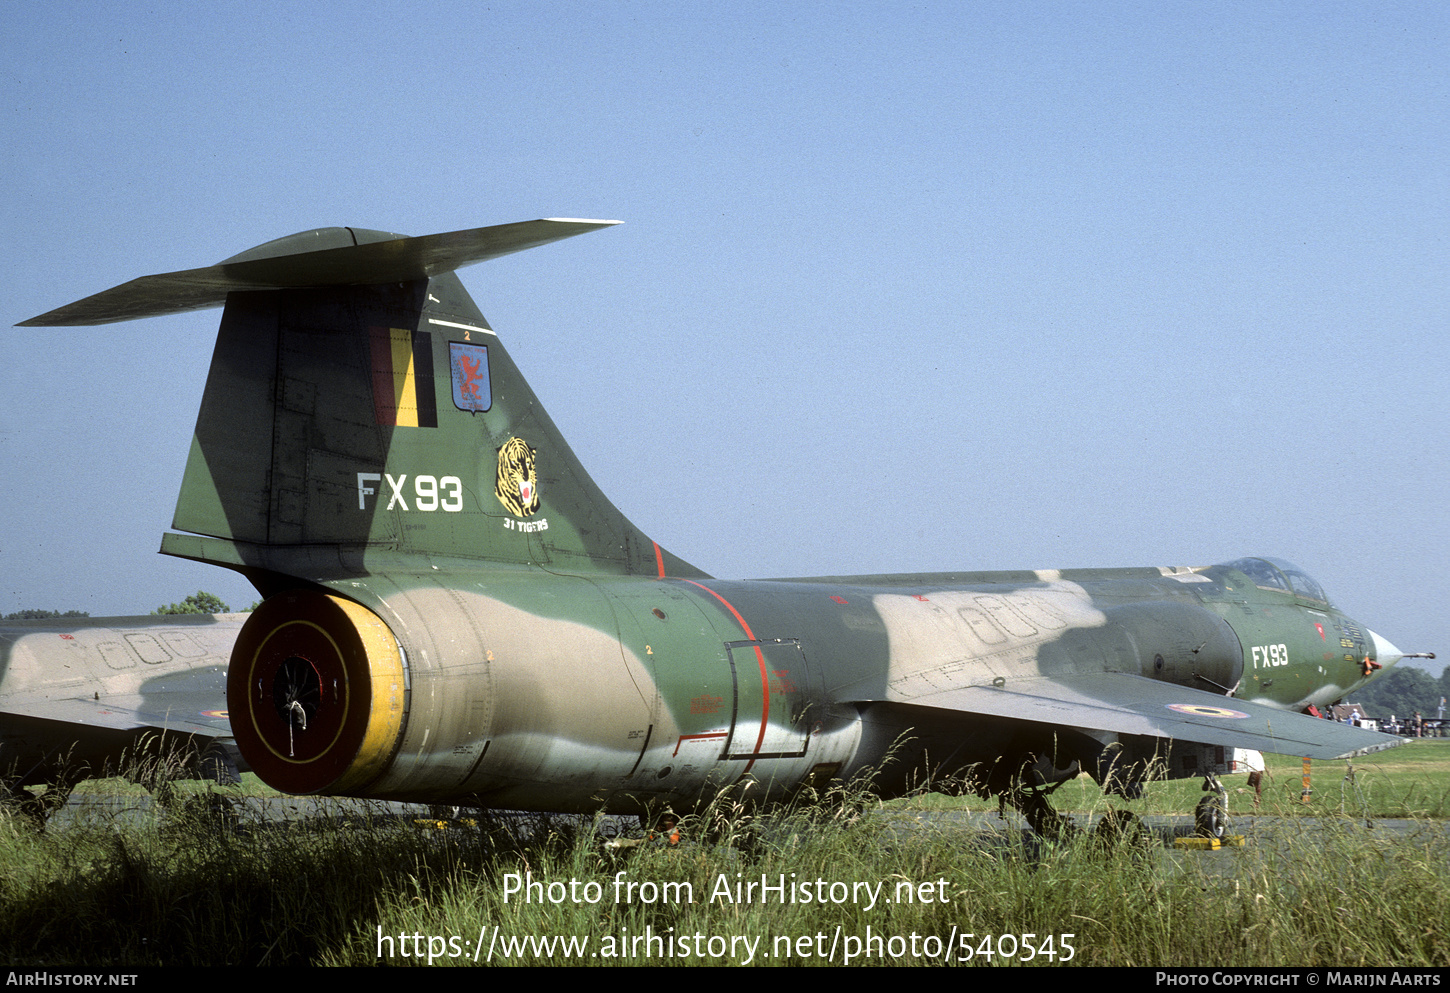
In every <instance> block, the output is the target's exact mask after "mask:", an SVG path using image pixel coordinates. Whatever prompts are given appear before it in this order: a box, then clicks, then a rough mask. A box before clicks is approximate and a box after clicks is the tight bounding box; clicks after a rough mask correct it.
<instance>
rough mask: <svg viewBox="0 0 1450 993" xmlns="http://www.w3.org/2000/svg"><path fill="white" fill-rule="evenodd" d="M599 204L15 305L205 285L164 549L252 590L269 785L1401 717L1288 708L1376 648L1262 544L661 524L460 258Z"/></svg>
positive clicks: (411, 786) (1017, 768) (1056, 757)
mask: <svg viewBox="0 0 1450 993" xmlns="http://www.w3.org/2000/svg"><path fill="white" fill-rule="evenodd" d="M614 223H617V222H614V221H586V220H570V219H549V220H537V221H527V222H522V223H518V224H505V225H499V226H495V227H485V228H477V229H473V230H467V231H458V232H453V233H449V234H439V235H430V236H426V237H416V238H409V237H404V236H401V235H396V234H389V233H385V232H381V231H368V230H362V229H355V228H324V229H319V230H315V231H308V232H304V233H301V234H296V235H292V236H290V237H286V238H282V239H278V240H276V241H272V242H268V243H266V244H264V245H261V246H258V247H256V248H253V249H251V250H249V251H247V252H244V253H242V254H240V255H237V256H235V257H233V258H231V259H228V260H226V261H224V262H221V263H219V264H217V265H214V266H210V267H206V268H201V269H192V270H185V271H181V272H173V273H165V274H162V275H156V276H147V277H143V278H141V279H137V280H133V281H131V282H129V283H126V284H123V285H121V286H118V287H115V288H113V289H111V290H107V291H105V292H103V293H100V294H97V295H95V296H92V297H88V298H86V299H84V300H81V301H79V302H77V303H74V304H71V305H69V306H66V307H62V308H60V309H59V310H56V311H53V312H51V313H48V314H45V315H43V316H41V317H38V318H35V319H33V320H30V321H27V322H25V324H26V325H27V326H35V325H90V324H102V323H109V322H114V321H121V320H128V319H132V318H139V317H148V316H154V315H160V314H169V313H175V312H179V311H187V310H195V309H201V308H206V307H212V306H218V305H222V304H225V310H224V312H223V315H222V321H221V329H220V332H219V335H218V338H217V343H216V350H215V354H214V358H213V360H212V365H211V370H210V373H209V376H208V380H207V385H206V391H205V394H204V397H203V400H202V405H201V411H200V414H199V416H198V419H197V425H196V432H195V436H194V438H193V441H192V445H191V452H190V457H189V461H188V463H187V467H186V472H185V477H184V479H183V482H182V487H181V494H180V497H179V499H178V502H177V508H176V516H175V521H174V527H175V529H176V530H175V532H173V533H168V534H166V535H165V536H164V538H163V541H162V551H163V552H165V553H167V554H170V555H177V556H181V557H184V558H188V559H194V560H197V561H201V562H210V563H214V564H217V565H220V566H223V567H226V568H229V569H234V570H236V571H238V572H240V573H242V574H243V575H244V576H246V577H247V578H248V579H249V580H250V581H251V582H252V583H253V584H254V585H255V586H256V587H257V589H258V590H259V591H260V592H261V593H262V594H263V595H264V596H265V597H266V600H265V601H264V602H263V603H262V605H261V606H260V607H259V608H258V609H257V610H256V611H255V612H254V613H253V614H252V616H251V617H250V619H248V620H247V622H246V623H245V625H243V627H242V629H241V632H240V634H239V636H238V638H237V641H236V645H235V647H234V649H233V651H232V653H231V664H230V671H229V676H228V687H227V699H228V705H229V709H230V711H231V715H232V727H233V730H234V731H235V733H236V737H237V741H238V743H239V745H240V748H241V751H242V753H243V755H244V756H245V757H246V760H247V761H248V762H249V763H250V764H251V766H252V767H253V768H254V769H255V770H256V771H257V772H258V773H259V774H260V775H261V777H262V778H263V779H264V780H265V781H266V782H268V783H269V784H271V785H272V786H274V787H276V788H278V789H280V790H284V791H287V792H291V793H309V794H332V795H349V796H362V797H376V798H383V799H394V800H413V801H423V802H430V803H439V804H462V805H476V806H481V807H501V808H511V809H528V810H549V811H595V810H599V809H606V810H610V811H635V812H639V811H645V810H649V809H654V808H659V807H664V806H671V805H672V806H675V807H677V808H678V807H679V806H681V805H686V806H687V805H690V804H692V803H694V802H695V801H696V800H697V799H698V798H700V797H701V796H702V795H703V794H706V793H707V792H708V791H710V790H711V789H713V788H717V787H724V786H730V785H732V784H734V785H737V786H739V787H741V788H747V787H748V792H749V795H751V796H754V797H757V798H759V799H762V800H771V799H777V798H783V797H788V796H791V795H793V794H795V793H796V792H797V791H800V790H802V789H803V788H806V787H820V786H823V785H825V784H829V783H832V782H836V781H841V780H844V779H849V778H851V777H853V776H855V775H857V774H858V773H861V772H862V771H863V770H866V769H869V768H873V767H874V768H877V773H876V778H875V784H876V788H877V789H878V790H880V791H881V792H882V793H884V794H887V795H891V794H896V793H900V792H902V791H904V790H907V789H911V788H915V787H919V786H921V785H924V784H927V783H951V784H955V785H956V786H958V787H961V788H965V789H971V790H975V791H977V792H979V793H981V794H982V795H993V794H995V795H999V796H1002V797H1004V798H1005V799H1006V800H1008V801H1009V802H1011V803H1013V804H1014V805H1016V806H1017V807H1018V808H1020V809H1022V810H1023V811H1024V812H1025V813H1027V814H1028V815H1029V819H1030V820H1032V821H1033V823H1035V824H1037V825H1043V824H1048V825H1050V824H1051V823H1052V815H1051V811H1050V808H1049V807H1048V805H1047V801H1046V799H1045V797H1046V793H1047V792H1048V791H1049V790H1050V789H1051V788H1052V787H1053V786H1054V785H1055V784H1058V783H1061V782H1063V781H1064V780H1066V779H1068V778H1070V777H1072V776H1075V775H1077V774H1078V772H1079V770H1085V771H1086V772H1087V773H1088V774H1090V775H1091V776H1092V777H1093V778H1094V779H1096V780H1098V781H1099V782H1100V783H1103V784H1104V785H1105V786H1107V787H1108V788H1109V789H1111V790H1114V791H1117V792H1120V793H1123V794H1125V795H1133V794H1134V792H1135V791H1136V790H1137V789H1138V788H1139V785H1140V783H1141V781H1142V779H1143V777H1144V776H1145V775H1146V774H1147V773H1146V770H1147V768H1148V767H1149V765H1150V764H1151V763H1153V762H1154V761H1155V760H1156V761H1158V762H1159V763H1161V767H1162V770H1163V771H1165V772H1166V773H1167V774H1168V775H1173V776H1196V775H1207V774H1209V773H1212V772H1214V771H1216V770H1217V771H1221V770H1222V769H1223V767H1224V763H1225V761H1226V756H1229V755H1231V754H1232V750H1233V749H1234V748H1242V749H1258V750H1263V751H1276V752H1287V753H1292V754H1296V755H1308V756H1315V757H1326V758H1328V757H1336V756H1341V755H1345V754H1348V753H1352V752H1355V751H1358V750H1362V749H1372V748H1376V747H1384V746H1388V745H1390V744H1393V743H1395V739H1393V738H1390V737H1389V736H1387V735H1379V734H1375V733H1371V732H1366V731H1361V730H1357V729H1354V728H1348V727H1345V726H1343V725H1337V724H1334V723H1332V722H1329V721H1322V720H1317V719H1315V718H1313V717H1311V716H1305V715H1304V714H1302V713H1300V711H1302V710H1304V709H1305V708H1308V707H1310V706H1312V705H1316V704H1317V705H1323V704H1327V703H1329V702H1331V701H1334V700H1337V699H1339V698H1341V697H1342V696H1344V695H1345V694H1346V693H1348V692H1350V691H1351V690H1353V689H1354V688H1355V687H1357V686H1359V685H1361V683H1362V682H1363V681H1364V680H1365V679H1366V678H1367V677H1368V676H1369V675H1370V673H1371V672H1372V671H1373V670H1374V668H1375V667H1378V666H1387V665H1390V664H1393V663H1394V662H1395V661H1396V660H1397V659H1398V658H1399V657H1400V653H1399V652H1398V650H1397V649H1395V648H1394V646H1393V645H1391V644H1390V643H1389V642H1387V641H1386V640H1385V639H1383V638H1381V637H1380V636H1378V635H1376V634H1374V633H1373V632H1371V631H1369V630H1367V629H1366V628H1364V627H1363V626H1362V625H1361V624H1359V623H1358V622H1356V621H1353V620H1351V619H1350V618H1348V617H1346V616H1345V615H1344V614H1342V613H1340V612H1339V611H1338V610H1337V609H1335V607H1334V606H1333V604H1332V603H1331V602H1330V600H1329V599H1328V597H1327V596H1326V595H1325V593H1324V591H1323V590H1322V589H1321V588H1320V587H1319V586H1318V584H1317V583H1315V582H1314V581H1313V580H1312V579H1311V578H1310V577H1308V576H1307V575H1305V574H1304V573H1303V572H1302V571H1301V570H1298V569H1296V568H1294V567H1293V566H1291V565H1289V564H1288V563H1285V562H1281V561H1278V560H1274V559H1262V558H1245V559H1240V560H1238V561H1234V562H1229V563H1225V564H1222V565H1215V566H1210V567H1204V568H1186V567H1176V568H1158V567H1150V568H1141V569H1102V570H1093V569H1077V570H1038V571H1020V572H1001V573H988V572H959V573H943V574H931V575H882V576H846V577H841V576H830V577H816V578H808V579H800V578H797V579H773V580H754V581H727V580H718V579H714V578H712V577H710V576H708V575H706V574H705V573H704V572H702V571H701V570H699V569H697V568H696V567H694V566H693V565H690V564H689V563H688V562H686V561H684V560H683V559H681V558H679V557H677V556H676V555H674V554H671V553H670V552H668V551H666V550H665V549H663V548H661V547H660V546H659V545H658V544H657V543H656V542H654V541H652V540H651V539H650V538H649V537H648V536H647V535H646V534H645V533H644V532H643V531H641V530H639V529H638V528H637V527H635V526H634V525H633V524H632V523H630V522H629V521H628V520H626V519H625V517H624V516H623V515H622V514H621V513H620V512H619V511H618V510H617V509H616V508H615V507H614V505H613V504H611V503H610V501H609V500H608V499H607V498H606V497H605V496H604V494H603V493H602V492H600V490H599V489H598V488H597V487H596V485H595V484H594V482H593V481H592V480H591V479H590V477H589V475H588V474H587V473H586V472H585V471H584V469H583V467H582V466H581V465H580V464H579V463H578V461H577V460H576V459H575V457H574V455H573V453H572V452H571V451H570V449H569V446H568V445H567V444H566V443H565V441H564V439H563V438H562V437H561V436H560V433H559V431H558V429H557V428H556V427H555V425H554V423H553V421H551V420H550V418H549V416H548V414H547V413H545V411H544V408H543V406H542V404H541V403H540V402H539V400H538V399H537V398H536V397H535V395H534V393H533V392H532V391H531V390H530V388H529V386H528V384H527V383H526V382H525V381H524V378H523V376H522V375H521V374H520V372H519V370H518V369H517V368H516V367H515V366H514V363H513V361H512V360H511V359H510V358H509V355H508V352H507V351H506V350H505V348H504V346H503V343H502V339H501V337H500V335H499V334H498V333H496V332H495V330H494V329H493V328H492V327H491V326H490V325H489V324H488V322H487V321H486V320H485V319H484V316H483V314H482V313H480V311H479V309H478V308H477V307H476V306H475V305H474V302H473V301H472V299H471V298H470V297H469V296H468V294H467V292H466V291H465V290H464V288H463V285H462V283H461V282H460V281H459V279H458V277H457V276H456V275H455V273H454V270H456V269H458V268H461V267H463V266H467V265H471V264H473V263H477V262H481V261H484V260H487V259H491V258H496V257H498V256H502V255H506V254H509V253H512V252H517V251H520V250H523V249H525V248H532V247H535V246H539V245H543V244H546V243H548V242H552V241H555V240H558V239H561V238H566V237H569V236H572V235H576V234H581V233H584V232H587V231H593V230H596V229H599V228H603V227H607V226H609V225H611V224H614ZM606 413H607V411H604V410H601V411H600V414H601V416H604V415H605V414H606ZM888 753H890V754H891V758H892V761H891V762H889V763H886V764H884V765H883V761H884V760H885V759H886V757H887V756H888Z"/></svg>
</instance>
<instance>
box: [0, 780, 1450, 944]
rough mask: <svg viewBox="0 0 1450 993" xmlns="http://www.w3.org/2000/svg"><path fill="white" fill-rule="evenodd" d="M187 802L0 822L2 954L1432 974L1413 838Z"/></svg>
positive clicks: (1437, 865)
mask: <svg viewBox="0 0 1450 993" xmlns="http://www.w3.org/2000/svg"><path fill="white" fill-rule="evenodd" d="M211 796H212V794H211V793H202V794H198V795H193V796H191V797H189V798H188V797H183V798H179V799H178V800H176V801H175V802H173V803H172V804H171V805H170V808H171V809H170V810H169V811H167V810H162V809H160V808H149V812H147V811H140V810H137V809H135V807H136V806H137V802H132V803H131V804H130V807H129V808H124V809H122V811H121V812H119V813H109V814H104V815H100V816H95V817H91V818H89V819H84V820H82V821H80V822H77V823H72V824H68V825H64V826H60V827H56V826H52V828H51V829H50V830H48V831H47V832H45V833H43V834H37V833H36V832H34V831H33V830H31V829H29V828H28V827H27V826H26V825H24V824H23V823H22V822H19V821H8V820H0V959H3V960H5V961H8V962H11V963H14V964H22V963H24V964H31V965H67V966H75V965H91V966H99V965H123V964H124V965H164V964H191V965H220V964H232V965H288V964H304V963H306V964H323V965H368V964H375V963H378V962H380V961H386V962H388V963H391V964H394V965H399V964H417V963H429V962H430V961H431V963H432V964H434V965H440V964H469V963H472V962H473V961H474V959H475V953H477V958H478V961H480V962H483V961H490V962H492V963H493V964H501V963H511V964H543V963H559V964H576V965H577V964H612V963H624V964H636V965H637V964H663V963H674V964H712V965H713V964H737V963H738V964H743V963H744V962H746V961H749V962H750V963H751V964H753V965H801V964H815V963H821V964H835V965H840V964H844V963H846V962H847V960H848V956H849V957H850V961H851V962H852V963H853V964H855V963H859V964H883V963H894V964H909V963H910V964H938V963H942V962H957V961H963V960H966V959H968V958H970V960H971V961H972V962H974V963H976V964H1006V963H1008V962H1021V961H1022V960H1024V959H1027V958H1028V957H1029V952H1028V948H1029V943H1030V947H1031V948H1032V949H1033V951H1034V953H1036V952H1038V951H1039V950H1040V954H1034V955H1033V956H1032V957H1033V958H1034V960H1035V961H1036V962H1037V963H1039V964H1048V963H1050V962H1057V963H1060V962H1061V961H1062V960H1064V959H1070V961H1071V962H1072V963H1074V964H1083V965H1170V964H1175V965H1215V966H1222V965H1243V966H1256V965H1279V964H1305V965H1359V964H1369V965H1403V966H1411V965H1418V966H1444V965H1445V964H1447V963H1450V897H1447V894H1450V844H1447V836H1446V832H1445V830H1444V826H1443V825H1441V824H1439V823H1435V822H1426V823H1425V825H1424V830H1423V831H1421V832H1419V833H1414V834H1411V835H1409V836H1405V835H1394V836H1391V835H1390V834H1389V833H1388V832H1385V831H1383V830H1379V831H1373V830H1366V829H1365V828H1364V827H1363V824H1364V822H1363V821H1362V820H1356V819H1348V818H1346V819H1335V820H1328V819H1326V820H1319V821H1304V820H1302V819H1300V820H1297V821H1294V822H1292V830H1291V831H1286V832H1284V833H1283V834H1282V835H1281V836H1278V837H1274V838H1267V837H1264V838H1256V839H1255V840H1253V841H1252V842H1251V844H1250V845H1249V846H1248V847H1246V848H1244V849H1241V850H1226V851H1221V852H1202V853H1176V852H1174V851H1173V850H1172V849H1171V848H1170V847H1168V846H1167V842H1168V841H1169V839H1168V837H1167V835H1168V834H1169V833H1170V832H1168V831H1167V830H1166V829H1163V828H1159V829H1157V832H1156V833H1153V834H1145V835H1144V836H1140V837H1138V838H1137V839H1136V840H1135V839H1134V838H1133V837H1132V836H1131V835H1129V836H1128V837H1127V838H1126V839H1125V840H1123V841H1122V842H1120V843H1118V844H1115V845H1108V844H1104V843H1103V842H1102V840H1101V838H1100V837H1099V835H1098V834H1097V833H1095V832H1091V831H1084V832H1082V833H1081V834H1080V835H1078V836H1075V837H1074V838H1072V839H1071V840H1069V841H1067V842H1063V843H1050V842H1046V841H1042V840H1039V839H1037V838H1035V837H1034V836H1031V835H1030V834H1029V833H1027V832H1026V831H1024V830H1021V829H1018V828H1016V827H1010V826H998V827H996V828H994V829H992V830H985V831H984V830H982V829H981V825H980V821H981V819H982V818H980V817H978V818H977V823H976V826H965V825H964V824H963V823H962V819H961V818H953V817H948V816H943V815H940V814H936V813H923V812H917V811H909V810H908V811H903V810H901V809H899V808H895V807H893V808H886V807H883V806H881V805H879V804H877V803H875V802H874V801H872V800H871V799H870V798H869V797H867V796H865V795H864V794H860V793H857V792H842V791H837V792H836V793H834V794H831V795H829V796H826V797H820V798H812V800H813V802H804V801H803V802H801V803H798V804H796V805H793V806H791V807H788V808H784V809H778V810H774V811H771V812H767V813H752V812H751V811H750V810H749V809H748V808H747V807H746V806H745V805H744V804H742V803H741V802H739V800H738V799H737V798H735V797H733V796H730V795H722V796H719V797H716V798H714V799H713V801H712V802H710V803H709V804H707V805H706V806H705V807H704V808H703V809H702V810H701V811H700V812H699V813H698V814H696V815H694V816H692V817H690V818H687V819H686V821H685V822H684V823H683V825H682V827H683V837H684V840H683V841H682V842H681V843H680V844H678V845H670V844H668V843H667V842H666V841H665V840H664V839H662V838H656V839H654V840H652V841H650V840H642V839H641V838H639V837H638V832H634V834H635V837H626V838H616V839H611V838H610V837H609V836H610V835H611V834H613V833H614V831H615V830H616V829H617V826H618V822H617V821H612V820H604V819H599V818H587V817H586V818H578V817H574V818H557V817H556V818H548V817H519V816H509V815H495V816H483V817H480V818H477V819H473V820H471V821H470V822H469V823H467V824H453V825H450V826H448V827H447V828H446V829H443V830H440V829H439V828H438V827H437V826H435V825H434V824H432V823H426V824H424V825H422V826H420V824H419V823H418V822H416V821H415V820H414V819H413V818H412V817H410V816H402V815H399V814H397V813H394V812H393V809H392V808H383V807H381V806H379V807H377V808H368V807H354V808H352V812H339V811H337V810H336V809H333V808H331V807H330V806H329V805H326V804H322V805H320V808H319V812H318V813H317V814H316V815H315V816H309V817H306V818H300V819H294V820H289V821H282V822H266V821H261V820H258V819H256V818H255V817H254V816H251V815H248V816H245V817H243V818H242V823H241V824H240V825H238V824H237V823H236V822H235V821H233V820H232V819H231V818H228V817H224V816H218V814H217V811H216V810H215V806H214V803H213V801H212V800H211V799H210V797H211ZM1275 796H1277V795H1275ZM1278 802H1279V801H1278V800H1277V799H1275V798H1274V797H1271V798H1270V803H1271V806H1272V804H1276V803H1278ZM1293 805H1297V795H1295V796H1294V797H1293V798H1292V800H1291V801H1289V802H1288V803H1286V804H1285V806H1286V807H1289V806H1293ZM1103 810H1104V808H1102V807H1099V808H1098V810H1097V811H1096V812H1095V814H1093V815H1091V816H1090V817H1087V818H1084V817H1083V816H1081V815H1079V817H1078V821H1079V823H1082V824H1084V825H1085V826H1086V825H1087V824H1088V823H1089V822H1091V821H1092V820H1093V819H1094V818H1098V817H1101V815H1102V813H1103ZM1270 812H1273V811H1272V810H1271V811H1270ZM1009 823H1019V822H1016V821H1015V820H1014V821H1012V822H1009ZM1285 823H1290V822H1285ZM621 842H632V844H621ZM782 879H783V880H784V886H785V888H784V889H782V890H777V889H775V887H778V886H780V885H781V881H782ZM762 881H764V882H765V883H767V884H769V886H770V887H772V889H769V890H767V891H766V892H765V894H764V897H765V898H764V899H762V898H761V897H762V894H761V891H760V884H761V882H762ZM749 883H755V884H756V890H755V892H754V893H753V894H748V893H747V892H746V891H744V890H737V889H736V886H737V885H742V886H743V885H745V884H749ZM529 884H534V885H533V886H532V887H530V885H529ZM630 884H634V885H633V888H632V889H631V888H630ZM857 884H859V885H857ZM822 886H823V887H824V888H821V887H822ZM833 886H834V888H832V887H833ZM803 887H804V889H803ZM722 888H723V889H722ZM724 891H728V892H729V894H730V895H729V898H722V892H724ZM873 892H874V893H875V894H876V896H875V902H874V904H872V903H871V902H870V899H869V896H870V894H871V893H873ZM737 895H742V896H746V897H747V898H746V899H742V900H737V899H736V896H737ZM686 897H692V898H693V899H692V900H689V901H687V899H686ZM967 935H970V937H967ZM1027 935H1032V936H1033V937H1030V938H1028V937H1026V936H1027ZM1064 935H1070V936H1071V937H1064ZM1049 936H1051V942H1050V943H1049V942H1048V938H1049ZM564 938H571V939H572V940H573V941H574V944H572V945H565V944H563V943H562V939H564ZM380 953H381V954H380ZM1049 956H1050V957H1049Z"/></svg>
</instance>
